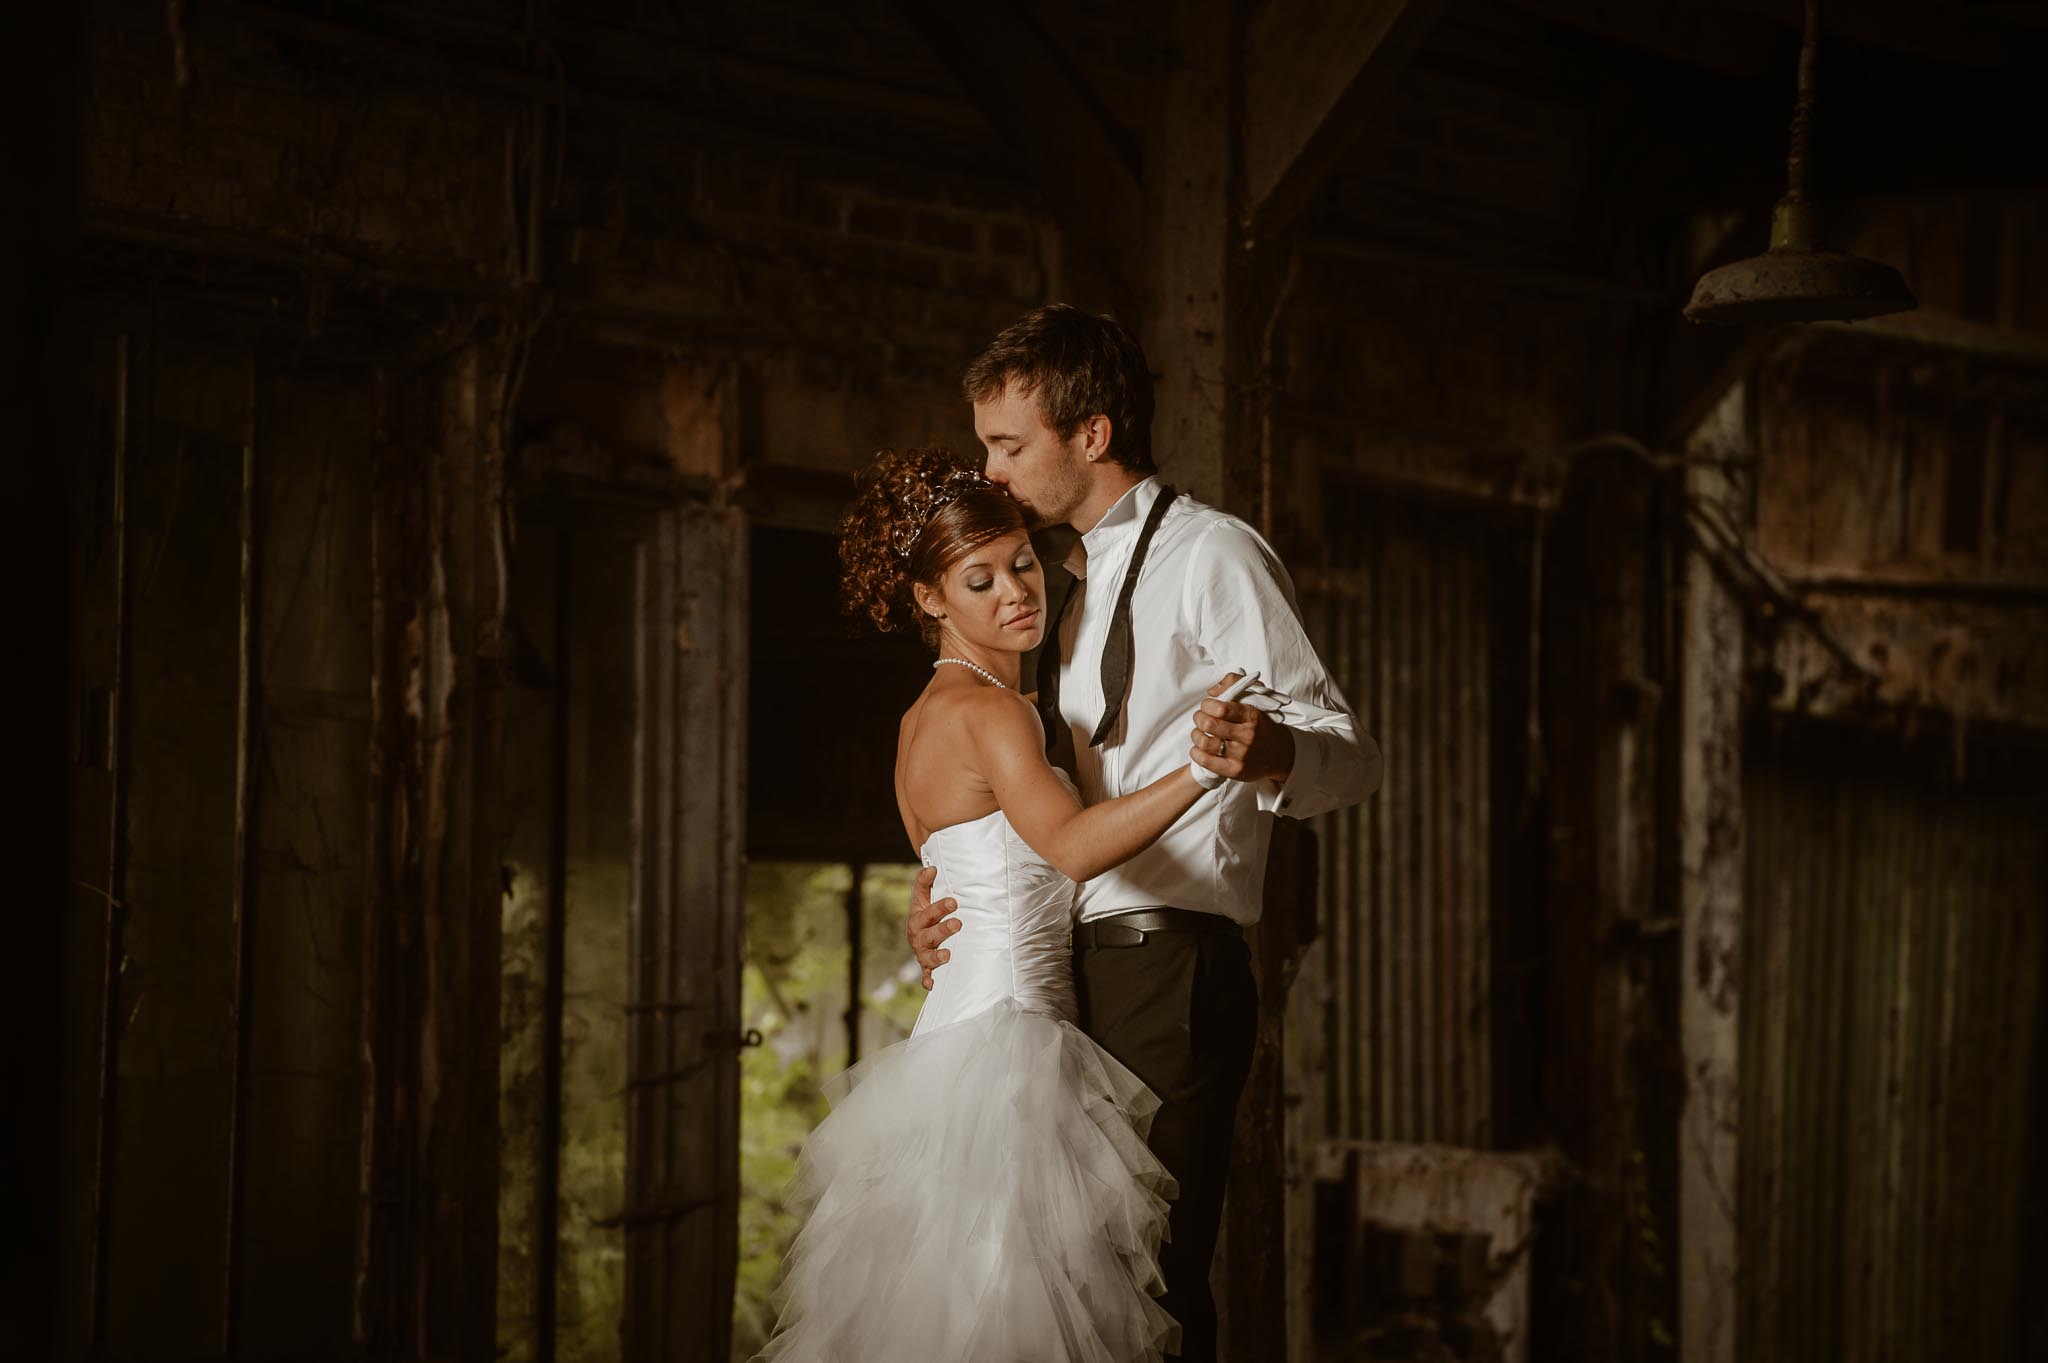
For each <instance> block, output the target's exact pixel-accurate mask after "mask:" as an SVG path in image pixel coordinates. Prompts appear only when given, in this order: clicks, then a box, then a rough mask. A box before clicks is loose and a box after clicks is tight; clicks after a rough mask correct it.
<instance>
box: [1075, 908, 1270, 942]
mask: <svg viewBox="0 0 2048 1363" xmlns="http://www.w3.org/2000/svg"><path fill="white" fill-rule="evenodd" d="M1152 932H1199V933H1206V934H1208V935H1209V936H1212V937H1243V936H1244V927H1243V925H1242V924H1240V923H1238V922H1237V921H1235V920H1234V919H1229V918H1225V917H1224V916H1223V915H1222V914H1220V913H1200V912H1197V911H1196V910H1194V909H1125V910H1124V911H1123V912H1122V913H1108V914H1104V915H1103V916H1102V917H1100V918H1091V919H1089V920H1088V921H1087V922H1085V923H1082V924H1080V925H1079V926H1078V927H1076V928H1075V929H1074V940H1075V941H1076V942H1078V943H1080V944H1081V945H1082V946H1084V947H1141V946H1143V945H1145V935H1146V934H1147V933H1152Z"/></svg>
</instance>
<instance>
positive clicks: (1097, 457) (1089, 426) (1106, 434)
mask: <svg viewBox="0 0 2048 1363" xmlns="http://www.w3.org/2000/svg"><path fill="white" fill-rule="evenodd" d="M1115 432H1116V426H1115V423H1113V422H1112V421H1110V419H1109V418H1108V417H1106V416H1104V415H1103V414H1102V413H1100V412H1097V413H1096V414H1095V415H1094V416H1091V417H1089V418H1088V419H1087V420H1086V421H1084V422H1083V423H1081V453H1082V454H1084V455H1086V456H1087V458H1088V462H1089V463H1091V464H1099V463H1101V462H1102V461H1103V460H1105V459H1107V458H1109V438H1110V436H1111V435H1113V434H1115Z"/></svg>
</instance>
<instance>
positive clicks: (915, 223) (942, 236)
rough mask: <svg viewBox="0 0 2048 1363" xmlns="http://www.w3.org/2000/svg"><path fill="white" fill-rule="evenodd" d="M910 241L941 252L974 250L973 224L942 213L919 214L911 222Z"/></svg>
mask: <svg viewBox="0 0 2048 1363" xmlns="http://www.w3.org/2000/svg"><path fill="white" fill-rule="evenodd" d="M909 235H910V240H912V241H914V242H917V243H918V244H919V245H922V246H935V247H937V248H938V249H940V250H942V251H960V252H963V253H965V252H971V251H973V250H974V224H973V223H972V222H970V221H968V220H967V219H964V218H955V217H951V216H949V215H947V214H943V213H919V214H918V215H917V216H916V217H915V218H913V219H912V220H911V224H910V234H909Z"/></svg>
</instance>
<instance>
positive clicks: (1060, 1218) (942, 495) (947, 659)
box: [756, 450, 1203, 1363]
mask: <svg viewBox="0 0 2048 1363" xmlns="http://www.w3.org/2000/svg"><path fill="white" fill-rule="evenodd" d="M839 553H840V559H841V561H842V563H843V564H844V565H845V575H844V582H843V586H844V589H845V595H846V603H847V606H848V609H849V610H850V611H853V612H855V613H858V614H861V615H865V616H866V617H867V618H868V619H869V620H871V621H872V622H873V623H874V624H875V626H876V627H877V628H879V629H882V630H885V631H886V630H890V629H893V628H895V627H896V626H898V625H900V624H906V623H910V622H913V621H914V622H915V623H916V624H917V625H918V627H919V629H920V630H921V632H922V633H923V635H924V638H925V641H926V642H927V643H928V644H930V645H932V646H933V647H934V648H935V649H936V650H937V652H938V655H939V657H938V661H936V662H934V663H933V664H932V669H933V676H932V679H931V681H930V683H929V684H927V685H926V687H925V689H924V691H923V693H922V694H921V695H919V696H918V698H917V701H916V703H915V704H913V705H912V706H911V707H910V709H909V710H908V711H907V712H906V713H905V714H904V716H903V720H902V723H901V725H900V727H899V729H898V734H897V743H896V772H895V785H896V803H897V808H898V810H899V812H900V813H901V814H902V817H903V826H904V829H905V831H906V832H908V833H909V835H910V840H911V842H912V844H913V845H914V846H916V847H918V848H919V849H920V855H921V858H922V860H923V862H924V864H925V865H927V866H930V867H933V868H935V869H936V871H937V874H938V881H937V884H936V885H935V886H934V887H933V890H932V894H933V896H934V898H937V897H941V896H952V897H953V898H955V899H957V900H958V901H959V904H960V909H959V913H958V917H959V918H960V920H961V922H962V928H961V930H960V932H959V933H958V934H957V935H956V936H954V937H953V938H952V939H951V940H950V942H949V943H948V946H949V947H950V948H951V950H952V958H951V963H950V964H949V965H948V966H947V968H946V970H945V971H944V972H943V973H942V974H940V975H939V976H938V979H937V982H936V983H935V985H934V986H933V988H932V991H931V994H930V995H929V996H928V997H927V999H926V1000H925V1004H924V1010H923V1012H921V1013H920V1014H919V1015H918V1019H917V1025H916V1027H915V1028H914V1029H913V1030H912V1032H911V1034H910V1037H909V1039H908V1040H906V1041H904V1042H902V1043H900V1044H898V1045H895V1046H891V1047H888V1048H886V1049H884V1050H882V1051H879V1052H877V1053H876V1054H875V1055H873V1056H872V1057H870V1058H869V1059H867V1060H865V1061H863V1062H862V1063H861V1064H859V1065H857V1066H855V1067H854V1068H852V1069H850V1070H848V1071H847V1072H846V1073H845V1074H844V1075H843V1076H841V1077H840V1078H839V1079H838V1080H836V1081H834V1085H833V1086H832V1088H831V1092H832V1096H833V1099H834V1110H833V1112H832V1114H831V1115H830V1116H829V1117H827V1118H826V1119H825V1121H824V1122H823V1123H822V1124H820V1125H819V1127H818V1129H817V1130H816V1131H815V1132H814V1133H812V1135H811V1138H810V1141H809V1143H808V1144H807V1145H806V1146H805V1148H804V1154H803V1158H802V1160H801V1161H800V1163H799V1166H798V1172H797V1188H796V1192H797V1194H798V1196H799V1197H800V1198H801V1199H802V1200H804V1201H805V1202H807V1203H809V1205H810V1207H811V1211H810V1219H809V1221H808V1223H807V1224H806V1225H805V1227H804V1229H803V1231H802V1232H801V1233H800V1234H799V1235H798V1236H797V1239H796V1242H795V1244H794V1245H793V1246H792V1247H791V1249H790V1253H789V1256H788V1259H787V1261H786V1262H785V1265H784V1269H785V1273H784V1279H783V1284H782V1287H781V1288H780V1289H779V1291H778V1300H779V1302H780V1303H781V1319H780V1321H779V1322H778V1324H777V1327H776V1334H775V1336H774V1338H773V1339H771V1340H770V1341H769V1343H768V1346H767V1347H766V1349H764V1350H763V1351H762V1352H761V1353H760V1354H758V1355H756V1359H757V1363H766V1361H767V1360H775V1363H798V1360H814V1359H815V1360H833V1361H834V1363H863V1361H864V1360H884V1359H888V1360H898V1359H901V1360H913V1361H914V1363H940V1361H941V1360H944V1361H945V1363H953V1361H954V1360H971V1363H1058V1361H1062V1360H1071V1363H1126V1360H1141V1359H1157V1358H1158V1357H1159V1356H1160V1354H1161V1352H1162V1351H1164V1350H1167V1349H1174V1348H1176V1347H1177V1342H1178V1333H1179V1331H1178V1327H1177V1326H1176V1325H1175V1324H1174V1322H1173V1319H1172V1318H1171V1317H1170V1316H1168V1315H1167V1314H1166V1312H1165V1311H1164V1310H1162V1309H1161V1308H1160V1306H1159V1304H1158V1303H1157V1302H1155V1301H1154V1300H1153V1299H1152V1298H1153V1296H1154V1295H1156V1294H1157V1293H1158V1292H1159V1291H1160V1290H1161V1288H1162V1284H1161V1281H1160V1277H1159V1264H1158V1259H1157V1250H1158V1245H1159V1240H1160V1237H1161V1234H1162V1232H1163V1231H1164V1229H1165V1225H1166V1210H1167V1204H1166V1199H1167V1198H1168V1197H1170V1196H1172V1194H1173V1180H1172V1179H1171V1178H1170V1177H1169V1176H1168V1175H1167V1173H1166V1170H1165V1168H1164V1167H1163V1166H1162V1165H1161V1164H1160V1163H1159V1162H1158V1160H1156V1159H1155V1158H1154V1157H1153V1156H1152V1154H1151V1152H1150V1151H1148V1150H1147V1149H1146V1147H1145V1141H1144V1132H1145V1129H1146V1126H1147V1124H1148V1122H1149V1120H1150V1117H1151V1114H1152V1111H1153V1110H1154V1109H1155V1108H1156V1107H1157V1106H1158V1102H1157V1100H1156V1099H1155V1098H1154V1097H1153V1095H1152V1093H1151V1092H1150V1091H1149V1090H1148V1089H1146V1088H1145V1086H1144V1085H1143V1084H1142V1083H1140V1082H1139V1081H1138V1079H1137V1077H1136V1076H1134V1075H1133V1074H1132V1073H1131V1072H1130V1071H1129V1070H1127V1069H1125V1068H1124V1067H1123V1066H1122V1065H1120V1064H1119V1063H1117V1061H1116V1060H1114V1059H1112V1058H1111V1057H1110V1055H1109V1054H1108V1052H1106V1051H1104V1050H1102V1049H1101V1048H1100V1047H1098V1046H1097V1045H1096V1044H1095V1043H1094V1042H1093V1041H1090V1040H1089V1039H1088V1038H1087V1037H1086V1036H1085V1035H1084V1034H1083V1033H1082V1032H1081V1031H1080V1029H1079V1028H1078V1027H1076V1026H1075V1025H1074V1018H1075V999H1074V981H1073V968H1072V955H1071V940H1072V910H1073V905H1074V894H1075V884H1076V882H1078V881H1083V880H1086V879H1088V878H1089V877H1091V876H1095V875H1099V874H1100V873H1101V872H1103V871H1104V870H1106V869H1108V868H1109V867H1112V866H1115V865H1117V864H1119V863H1120V862H1123V861H1125V860H1127V859H1128V858H1130V857H1132V856H1134V855H1135V854H1137V853H1138V852H1140V851H1143V850H1144V849H1145V848H1146V847H1148V846H1150V845H1151V844H1152V843H1153V842H1154V841H1155V840H1156V839H1157V838H1158V837H1159V836H1160V835H1161V834H1162V833H1164V832H1165V831H1166V830H1167V829H1168V828H1169V827H1171V826H1172V824H1173V823H1174V821H1175V820H1177V819H1178V818H1180V816H1181V815H1183V814H1185V813H1186V812H1187V811H1188V810H1189V808H1191V807H1192V806H1193V805H1194V804H1195V802H1196V801H1197V800H1198V799H1200V798H1201V796H1202V794H1203V788H1202V786H1200V785H1198V784H1197V783H1196V781H1195V779H1194V777H1193V776H1192V775H1191V774H1190V773H1189V771H1188V770H1187V769H1182V770H1179V771H1176V772H1175V773H1174V774H1172V775H1170V776H1166V777H1163V778H1161V779H1160V780H1158V781H1155V782H1154V783H1152V784H1151V785H1149V786H1147V787H1145V788H1144V789H1142V790H1139V791H1136V792H1134V793H1132V794H1130V795H1127V796H1124V797H1122V798H1120V799H1115V800H1110V801H1106V802H1104V803H1102V804H1099V805H1096V806H1094V807H1092V808H1088V809H1083V808H1082V807H1081V802H1080V800H1079V798H1078V797H1077V795H1076V794H1075V790H1074V786H1073V784H1072V782H1071V781H1070V780H1068V778H1067V777H1066V775H1065V773H1063V772H1060V771H1058V770H1056V769H1055V768H1054V767H1052V766H1051V765H1050V764H1049V763H1048V762H1047V761H1046V757H1045V751H1046V745H1045V734H1044V730H1043V728H1042V726H1041V723H1040V720H1039V716H1038V712H1037V710H1036V709H1035V708H1034V706H1033V705H1032V702H1031V701H1030V700H1029V699H1027V698H1026V697H1024V696H1023V695H1020V694H1019V692H1018V681H1019V673H1020V669H1021V664H1022V657H1023V654H1024V653H1025V652H1026V651H1027V650H1029V649H1031V648H1034V647H1036V646H1037V644H1038V643H1039V641H1040V639H1042V638H1043V637H1044V635H1045V631H1046V624H1047V622H1046V620H1045V616H1044V603H1045V579H1044V573H1043V570H1042V569H1041V568H1040V566H1039V563H1038V560H1037V557H1036V556H1035V554H1034V553H1033V551H1032V547H1031V541H1030V539H1029V538H1028V537H1027V536H1026V534H1025V531H1024V521H1023V517H1022V516H1021V514H1020V513H1019V511H1018V509H1017V506H1016V504H1015V503H1014V502H1012V501H1011V500H1010V499H1009V497H1008V496H1007V495H1005V494H1004V493H1003V492H1002V491H1001V490H999V489H997V488H996V487H994V486H993V485H991V484H990V483H989V482H988V481H987V480H986V479H984V478H983V477H982V476H981V475H980V474H978V473H975V472H973V471H971V470H969V469H966V468H963V467H960V466H958V465H956V464H955V463H954V462H953V461H952V460H951V459H950V458H949V457H948V456H947V455H946V454H945V453H944V452H942V451H937V450H930V451H917V450H913V451H909V452H906V453H904V454H900V455H899V454H896V453H894V452H891V451H884V452H883V453H882V454H881V455H880V456H879V457H878V458H877V460H876V462H875V464H874V465H873V466H872V468H871V469H870V470H869V475H868V481H867V483H866V485H865V487H864V489H863V490H862V492H861V494H860V497H859V499H858V500H857V501H856V502H855V504H854V507H853V509H852V510H851V511H850V512H849V513H848V514H847V517H846V520H845V523H844V525H843V526H842V527H841V540H840V546H839Z"/></svg>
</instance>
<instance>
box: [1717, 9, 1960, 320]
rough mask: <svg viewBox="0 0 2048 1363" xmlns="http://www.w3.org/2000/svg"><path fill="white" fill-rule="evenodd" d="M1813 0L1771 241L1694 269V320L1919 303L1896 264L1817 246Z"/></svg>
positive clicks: (1852, 311) (1834, 313) (1815, 315)
mask: <svg viewBox="0 0 2048 1363" xmlns="http://www.w3.org/2000/svg"><path fill="white" fill-rule="evenodd" d="M1819 34H1820V0H1806V36H1805V39H1804V41H1802V42H1801V43H1800V45H1799V97H1798V99H1797V101H1796V102H1795V103H1794V104H1793V106H1792V149H1791V151H1790V153H1789V154H1788V155H1787V156H1786V158H1785V170H1786V180H1787V182H1788V183H1787V185H1786V188H1785V197H1784V198H1782V199H1780V200H1778V203H1777V206H1776V207H1775V208H1773V209H1772V210H1771V248H1770V250H1768V251H1766V252H1764V253H1763V254H1762V255H1760V256H1751V257H1750V258H1749V259H1748V260H1738V261H1736V262H1735V263H1733V264H1732V265H1723V266H1722V267H1721V268H1719V269H1718V270H1710V271H1708V272H1707V273H1706V274H1704V275H1702V276H1700V281H1699V283H1698V284H1696V285H1694V286H1693V291H1692V301H1691V302H1689V303H1687V304H1686V305H1685V315H1686V316H1687V317H1688V318H1690V319H1691V320H1692V321H1695V322H1821V321H1831V320H1832V321H1852V320H1855V319H1857V318H1862V317H1881V316H1883V315H1884V314H1886V313H1888V312H1904V311H1906V310H1907V309H1909V308H1915V307H1918V306H1919V305H1920V300H1918V299H1917V298H1915V297H1913V291H1912V290H1911V289H1909V288H1907V287H1906V281H1905V280H1904V279H1902V278H1900V277H1899V272H1898V271H1897V270H1894V269H1893V268H1892V267H1891V266H1889V265H1886V264H1884V263H1883V262H1882V261H1876V260H1865V259H1864V258H1863V257H1861V256H1852V255H1849V254H1848V253H1847V252H1844V251H1823V250H1817V249H1816V248H1815V246H1814V240H1815V238H1816V236H1817V235H1818V233H1817V225H1818V224H1817V215H1816V213H1815V211H1814V206H1813V203H1812V201H1811V200H1809V199H1808V198H1807V197H1806V186H1807V167H1808V160H1809V157H1808V154H1807V141H1808V126H1809V124H1810V123H1811V122H1812V119H1813V106H1814V93H1813V66H1814V46H1815V43H1816V41H1817V40H1818V38H1819Z"/></svg>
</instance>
